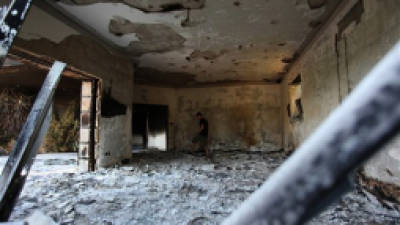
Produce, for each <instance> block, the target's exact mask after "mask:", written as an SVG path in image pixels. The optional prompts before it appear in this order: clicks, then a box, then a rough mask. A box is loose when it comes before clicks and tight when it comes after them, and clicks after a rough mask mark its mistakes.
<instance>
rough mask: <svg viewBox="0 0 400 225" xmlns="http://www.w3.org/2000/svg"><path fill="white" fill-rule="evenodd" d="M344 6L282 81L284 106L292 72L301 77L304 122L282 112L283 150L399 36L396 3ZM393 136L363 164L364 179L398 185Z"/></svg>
mask: <svg viewBox="0 0 400 225" xmlns="http://www.w3.org/2000/svg"><path fill="white" fill-rule="evenodd" d="M354 3H357V4H361V3H363V10H361V9H362V8H360V7H354V8H352V7H353V5H354ZM347 4H348V5H347V6H346V7H345V8H346V10H343V11H342V12H340V13H337V14H336V17H335V18H334V19H333V20H331V21H330V24H329V25H327V27H326V29H325V30H324V33H323V34H322V35H320V36H319V37H318V38H317V40H316V41H315V42H314V43H312V45H311V47H310V48H309V49H308V50H307V51H306V52H305V54H303V55H302V56H301V57H300V58H299V59H298V61H297V62H296V63H295V64H294V66H293V67H292V68H291V70H290V71H289V75H288V76H287V77H286V78H285V80H284V81H283V83H282V95H283V105H287V104H289V103H290V99H291V98H293V95H294V93H291V92H290V91H289V89H290V85H289V84H290V82H291V81H292V80H293V79H294V78H295V77H296V76H297V75H299V74H301V76H302V83H301V87H302V94H301V98H302V102H303V105H304V120H303V121H302V122H300V123H295V124H293V123H291V121H290V118H289V117H288V116H287V115H285V114H282V119H283V124H284V147H285V149H290V148H291V147H292V146H294V147H298V144H299V143H297V142H296V138H298V139H299V140H300V142H302V141H303V140H304V139H305V138H306V137H307V136H308V135H310V134H311V133H312V132H313V131H314V129H315V128H316V127H317V126H318V125H319V124H320V123H321V122H322V121H323V120H324V119H325V118H326V117H327V116H328V115H329V114H330V113H331V111H332V110H333V109H334V108H336V107H337V106H338V105H339V104H340V103H341V102H342V100H343V99H344V98H345V97H346V96H347V95H348V94H349V93H350V92H351V90H352V89H353V88H354V87H355V86H356V85H357V84H358V83H359V82H360V80H362V78H364V76H365V75H366V74H367V73H368V72H369V71H370V70H371V69H372V68H373V67H374V65H376V64H377V63H378V62H379V60H380V59H382V57H383V56H384V55H385V54H386V53H387V52H388V51H390V49H391V48H392V47H393V46H394V45H395V44H396V43H397V42H398V41H399V40H400V27H399V21H400V14H399V13H398V12H399V11H400V2H399V1H397V0H385V1H379V0H368V1H353V0H352V1H348V3H347ZM358 6H360V5H358ZM361 6H362V5H361ZM341 21H342V22H341ZM343 24H344V25H345V26H344V25H343ZM399 140H400V138H398V139H397V141H394V142H393V143H392V144H391V145H389V146H388V147H387V148H386V151H384V152H382V153H380V154H379V156H377V157H375V158H374V159H372V160H371V161H370V162H369V163H368V164H367V165H366V166H365V168H364V171H365V174H366V175H367V176H368V177H370V178H373V179H376V180H379V181H383V182H388V183H391V184H396V185H399V186H400V167H399V166H398V165H399V163H400V153H399V151H398V148H399V147H400V145H399Z"/></svg>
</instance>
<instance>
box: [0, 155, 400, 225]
mask: <svg viewBox="0 0 400 225" xmlns="http://www.w3.org/2000/svg"><path fill="white" fill-rule="evenodd" d="M75 157H76V155H75V154H48V155H39V157H38V159H37V160H36V162H35V165H34V167H33V169H32V171H31V174H30V176H29V178H28V181H27V183H26V185H25V188H24V190H23V193H22V194H21V198H20V200H19V202H18V204H17V206H16V208H15V210H14V213H13V215H12V219H13V220H18V219H21V218H25V217H27V216H28V215H29V214H30V213H32V212H33V211H35V210H41V211H42V212H44V213H46V214H47V215H50V216H51V217H53V218H54V219H55V220H56V221H57V222H59V223H60V224H79V225H81V224H82V225H84V224H85V225H87V224H96V225H97V224H107V225H111V224H115V225H125V224H145V225H151V224H157V225H159V224H174V225H175V224H183V225H194V224H220V223H221V221H222V220H223V219H224V218H225V217H227V216H228V215H229V214H230V212H232V210H234V209H235V208H236V207H237V206H238V205H239V204H240V203H241V202H242V201H243V200H245V199H246V198H247V197H248V196H249V195H250V194H251V193H252V192H253V191H254V190H256V189H257V187H259V186H260V184H261V183H262V182H263V181H264V180H265V179H266V178H267V177H268V176H269V175H270V174H271V172H272V171H273V170H274V169H275V168H277V167H278V166H279V165H280V164H281V163H282V161H283V160H284V159H285V157H284V156H283V155H282V154H281V153H267V152H244V151H229V152H227V151H218V152H215V153H214V158H213V160H210V159H208V158H206V157H204V156H201V155H196V154H188V153H163V152H149V153H140V154H135V156H134V158H135V160H134V162H133V163H132V165H131V166H124V167H121V168H114V169H107V170H100V171H97V172H94V173H78V172H76V166H75V164H76V159H75ZM5 161H6V158H4V157H2V158H0V164H4V163H5ZM309 224H311V225H345V224H351V225H361V224H367V225H393V224H400V214H399V212H398V211H396V210H390V209H388V208H387V207H383V206H382V205H381V204H380V203H379V202H378V201H376V200H375V199H374V197H373V196H372V195H369V194H367V193H366V192H364V191H363V190H356V191H354V192H352V193H350V194H348V195H347V196H346V197H344V198H343V199H342V200H341V201H339V202H338V204H337V205H336V206H334V207H331V208H330V209H329V210H327V211H326V212H324V213H323V214H322V215H320V216H319V217H317V218H315V219H314V220H313V221H312V222H310V223H309Z"/></svg>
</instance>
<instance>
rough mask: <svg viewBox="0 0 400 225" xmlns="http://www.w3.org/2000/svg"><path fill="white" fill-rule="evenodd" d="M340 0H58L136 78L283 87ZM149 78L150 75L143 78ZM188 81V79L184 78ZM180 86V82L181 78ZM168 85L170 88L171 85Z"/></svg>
mask: <svg viewBox="0 0 400 225" xmlns="http://www.w3.org/2000/svg"><path fill="white" fill-rule="evenodd" d="M339 2H340V0H284V1H283V0H246V1H244V0H242V1H240V0H214V1H211V0H209V1H206V0H147V1H146V0H61V1H59V2H58V3H57V4H58V6H59V7H60V9H62V10H63V11H65V12H68V13H69V14H70V15H72V16H74V17H76V18H77V19H78V20H79V21H80V22H81V23H82V24H85V25H87V26H89V27H91V28H92V29H94V30H96V31H97V32H98V33H99V34H100V35H101V36H102V37H103V38H105V39H107V40H109V41H110V42H112V43H113V44H115V45H117V46H118V47H120V48H122V49H124V50H125V51H126V52H128V53H129V54H130V55H131V57H132V59H133V61H134V62H135V63H136V64H137V67H138V71H139V72H140V71H141V72H140V74H141V75H143V74H147V75H146V76H149V79H145V78H144V77H143V76H140V77H141V78H140V79H137V81H138V82H140V81H141V80H146V81H151V80H153V79H154V78H155V77H157V78H161V79H158V81H163V80H164V81H165V83H166V84H168V81H167V80H168V79H172V80H174V81H173V82H172V83H174V85H176V82H178V81H179V80H182V81H183V82H182V85H185V84H186V83H187V82H188V81H190V82H198V83H207V82H219V81H226V80H229V81H232V80H234V81H260V82H263V81H268V82H279V81H280V80H281V79H282V76H283V74H285V72H286V70H287V68H288V67H289V66H290V64H291V63H292V62H293V60H294V59H295V57H296V56H297V53H298V51H299V50H301V49H302V47H303V46H304V43H305V42H307V40H308V39H309V37H310V35H312V33H313V32H315V31H316V30H317V29H318V27H319V26H320V25H321V24H322V23H323V21H324V20H325V19H326V18H327V17H328V16H329V15H330V13H331V12H332V11H333V10H334V9H335V7H336V6H337V4H338V3H339ZM144 71H145V72H144ZM184 76H187V77H186V78H185V77H184ZM177 77H178V78H179V79H176V78H177ZM169 83H171V82H169Z"/></svg>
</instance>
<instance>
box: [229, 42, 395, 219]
mask: <svg viewBox="0 0 400 225" xmlns="http://www.w3.org/2000/svg"><path fill="white" fill-rule="evenodd" d="M399 128H400V44H398V45H397V46H396V47H395V48H394V49H393V50H392V51H391V52H390V53H389V54H388V55H387V56H386V57H385V58H384V59H383V60H382V61H381V62H380V63H379V64H378V65H377V66H376V67H375V68H374V69H373V70H372V71H371V72H370V74H369V75H368V76H367V77H366V78H365V79H364V80H363V81H362V82H361V84H360V85H359V86H358V87H357V88H356V89H355V90H354V91H353V92H352V93H351V95H350V96H349V97H348V98H347V99H346V100H345V101H344V102H343V104H342V105H341V106H340V107H339V108H338V109H336V110H335V111H334V112H333V113H332V114H331V115H330V116H329V118H328V119H327V120H326V121H325V122H324V123H323V124H322V125H321V126H320V127H319V128H318V129H317V130H316V132H315V133H314V134H313V135H312V136H311V137H310V138H309V139H307V140H306V141H305V142H304V144H303V145H302V146H301V147H300V148H299V149H298V150H297V151H296V152H295V153H294V154H293V156H292V157H290V158H289V159H288V160H287V161H286V162H285V163H284V164H283V165H282V166H281V167H280V168H279V169H278V170H277V171H276V172H275V173H274V174H273V175H272V176H271V177H270V178H269V179H268V180H267V181H266V182H265V183H264V184H263V185H262V187H261V188H260V189H259V190H257V191H256V192H255V193H254V194H252V195H251V196H250V198H249V199H247V200H246V201H245V202H244V203H243V204H242V206H241V207H240V208H239V209H238V210H237V211H235V212H234V213H233V214H232V215H231V216H230V217H229V218H227V219H226V220H225V221H224V223H223V225H244V224H246V225H261V224H263V225H298V224H303V223H305V222H307V221H308V220H309V219H311V218H312V217H313V216H315V215H316V214H318V213H320V212H321V211H322V210H323V209H325V208H326V207H327V206H328V205H329V204H331V203H332V202H333V201H334V200H336V199H338V198H339V196H341V195H342V194H344V193H345V192H346V190H350V187H351V186H350V181H349V175H350V174H351V173H352V172H353V171H354V170H355V169H357V168H358V167H359V166H360V165H362V163H364V162H365V161H366V160H367V159H369V158H370V157H371V156H373V155H374V153H376V152H378V151H379V149H380V148H381V147H382V146H383V145H384V144H385V143H387V142H388V141H389V140H390V139H392V138H393V137H394V136H395V135H396V134H397V133H398V131H399Z"/></svg>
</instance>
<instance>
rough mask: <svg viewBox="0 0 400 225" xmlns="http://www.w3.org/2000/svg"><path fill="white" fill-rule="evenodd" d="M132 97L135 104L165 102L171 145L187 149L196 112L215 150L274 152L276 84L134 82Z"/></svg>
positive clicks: (277, 126) (276, 137) (194, 129)
mask: <svg viewBox="0 0 400 225" xmlns="http://www.w3.org/2000/svg"><path fill="white" fill-rule="evenodd" d="M134 96H135V97H134V101H135V102H137V103H145V104H163V105H168V106H169V110H170V118H169V121H170V127H169V131H170V140H169V142H170V148H173V149H177V150H190V149H191V140H192V138H193V137H194V136H195V134H196V132H197V131H198V129H199V127H198V126H199V125H198V121H197V120H196V118H195V115H196V113H197V112H199V111H200V112H202V113H203V114H204V116H205V117H206V119H207V120H208V121H209V126H210V128H209V129H210V132H209V134H210V141H211V148H212V149H214V150H218V149H247V150H276V149H277V148H279V146H280V140H281V139H280V132H281V130H280V128H281V125H280V110H281V105H280V104H281V102H280V92H279V85H235V86H220V87H203V88H177V89H174V88H159V87H151V86H143V85H138V86H135V93H134ZM171 143H172V144H171Z"/></svg>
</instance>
